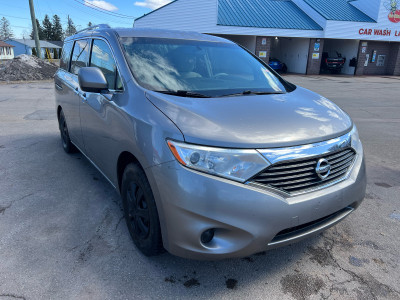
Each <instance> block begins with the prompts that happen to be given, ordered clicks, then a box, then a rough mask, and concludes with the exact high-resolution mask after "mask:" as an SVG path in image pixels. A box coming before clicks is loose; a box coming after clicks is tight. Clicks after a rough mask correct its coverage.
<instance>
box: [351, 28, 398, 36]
mask: <svg viewBox="0 0 400 300" xmlns="http://www.w3.org/2000/svg"><path fill="white" fill-rule="evenodd" d="M358 34H359V35H363V36H368V35H369V36H372V35H374V36H394V37H399V38H400V29H399V30H389V29H371V28H360V29H359V30H358Z"/></svg>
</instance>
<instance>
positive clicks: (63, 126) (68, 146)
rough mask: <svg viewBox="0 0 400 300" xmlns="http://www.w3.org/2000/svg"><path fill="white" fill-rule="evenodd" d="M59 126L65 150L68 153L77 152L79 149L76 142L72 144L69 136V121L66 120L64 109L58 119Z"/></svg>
mask: <svg viewBox="0 0 400 300" xmlns="http://www.w3.org/2000/svg"><path fill="white" fill-rule="evenodd" d="M58 126H59V128H60V134H61V142H62V146H63V149H64V151H65V152H67V153H74V152H76V151H77V149H76V147H75V146H74V144H72V142H71V139H70V138H69V133H68V126H67V121H66V120H65V115H64V112H63V111H62V110H61V112H60V117H59V119H58Z"/></svg>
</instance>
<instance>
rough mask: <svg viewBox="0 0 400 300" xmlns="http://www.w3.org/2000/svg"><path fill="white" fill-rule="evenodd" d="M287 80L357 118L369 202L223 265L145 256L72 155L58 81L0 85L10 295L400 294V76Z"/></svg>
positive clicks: (3, 256) (116, 208)
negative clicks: (293, 240) (59, 113)
mask: <svg viewBox="0 0 400 300" xmlns="http://www.w3.org/2000/svg"><path fill="white" fill-rule="evenodd" d="M286 79H288V80H289V81H291V82H293V83H296V84H299V85H301V86H304V87H306V88H309V89H312V90H313V91H316V92H318V93H320V94H322V95H323V96H325V97H327V98H329V99H331V100H333V101H334V102H335V103H337V104H338V105H339V106H340V107H342V108H343V109H344V110H345V111H347V112H348V113H349V114H350V115H351V117H352V118H353V119H354V121H355V123H356V125H357V127H358V129H359V132H360V136H361V139H362V141H363V144H364V150H365V154H366V162H367V175H368V186H367V195H366V199H365V201H364V202H363V203H362V205H361V206H360V207H359V209H358V210H356V211H355V212H354V213H353V214H351V215H350V216H349V217H348V218H347V219H345V220H344V221H343V222H341V223H340V224H338V225H337V226H335V227H333V228H331V229H329V230H327V231H325V232H324V233H322V234H320V235H318V236H316V237H312V238H310V239H306V240H304V241H302V242H300V243H297V244H293V245H290V246H287V247H283V248H279V249H275V250H271V251H268V252H263V253H260V254H257V255H253V256H251V257H246V258H243V259H230V260H224V261H217V262H204V261H192V260H187V259H183V258H178V257H175V256H172V255H170V254H168V253H164V254H162V255H160V256H157V257H151V258H147V257H145V256H143V255H142V254H140V253H139V252H138V250H137V249H136V248H135V246H134V244H133V243H132V242H131V240H130V237H129V233H128V230H127V228H126V225H125V221H124V219H123V215H122V210H121V204H120V199H119V196H118V194H117V192H116V191H115V190H114V189H113V188H112V187H111V185H110V184H109V183H108V182H107V181H106V179H104V178H103V177H102V175H101V174H100V173H99V172H98V171H97V170H96V169H95V168H94V167H93V166H92V165H91V164H90V163H89V162H88V161H87V160H86V159H85V158H84V157H83V156H82V155H81V154H79V153H78V154H73V155H67V154H66V153H64V151H63V150H62V147H61V142H60V137H59V131H58V125H57V120H56V114H55V106H54V87H53V83H52V82H39V83H9V84H0V299H1V300H3V299H192V298H195V297H196V298H199V299H296V300H300V299H322V298H323V299H328V298H329V299H400V267H399V265H400V251H399V249H400V156H399V146H400V96H399V95H400V78H399V77H355V78H354V77H346V76H293V75H288V76H286Z"/></svg>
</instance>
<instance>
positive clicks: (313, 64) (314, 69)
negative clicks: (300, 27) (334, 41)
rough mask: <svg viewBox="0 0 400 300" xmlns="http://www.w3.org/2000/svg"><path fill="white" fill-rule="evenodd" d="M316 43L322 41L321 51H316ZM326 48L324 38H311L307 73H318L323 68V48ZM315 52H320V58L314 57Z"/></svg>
mask: <svg viewBox="0 0 400 300" xmlns="http://www.w3.org/2000/svg"><path fill="white" fill-rule="evenodd" d="M315 43H320V46H319V51H314V45H315ZM323 49H324V40H323V39H310V47H309V49H308V62H307V75H318V74H319V72H320V69H321V59H322V50H323ZM313 53H319V58H318V59H313V58H312V56H313Z"/></svg>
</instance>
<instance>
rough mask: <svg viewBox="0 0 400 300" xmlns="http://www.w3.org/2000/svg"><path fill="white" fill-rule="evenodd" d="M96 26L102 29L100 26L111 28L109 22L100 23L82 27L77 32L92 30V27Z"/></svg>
mask: <svg viewBox="0 0 400 300" xmlns="http://www.w3.org/2000/svg"><path fill="white" fill-rule="evenodd" d="M96 28H99V29H100V28H111V27H110V25H108V24H98V25H93V26H90V27H87V28H84V29H81V30H79V31H77V32H76V33H80V32H83V31H87V30H91V29H96Z"/></svg>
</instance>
